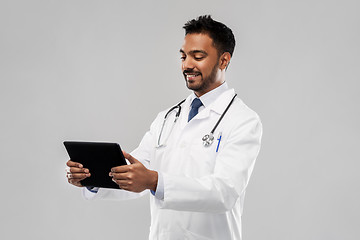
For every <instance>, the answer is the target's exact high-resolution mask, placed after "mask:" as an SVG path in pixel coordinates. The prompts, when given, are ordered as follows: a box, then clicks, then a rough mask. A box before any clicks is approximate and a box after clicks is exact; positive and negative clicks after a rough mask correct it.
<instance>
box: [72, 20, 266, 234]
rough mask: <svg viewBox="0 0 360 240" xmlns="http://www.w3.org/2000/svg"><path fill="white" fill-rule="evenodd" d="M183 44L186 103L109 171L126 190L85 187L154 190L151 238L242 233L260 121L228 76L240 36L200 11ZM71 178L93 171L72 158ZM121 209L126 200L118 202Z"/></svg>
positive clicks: (118, 195)
mask: <svg viewBox="0 0 360 240" xmlns="http://www.w3.org/2000/svg"><path fill="white" fill-rule="evenodd" d="M184 29H185V39H184V44H183V45H182V47H181V49H180V54H181V60H182V65H181V66H182V71H183V75H184V78H185V81H186V86H187V87H188V88H189V89H190V90H192V91H193V93H192V94H191V95H190V96H188V97H187V98H186V99H185V100H184V101H182V102H180V103H179V104H177V105H176V106H174V107H172V108H169V109H167V110H165V111H163V112H161V113H159V114H158V116H157V118H156V119H155V120H154V122H153V123H152V125H151V127H150V130H149V131H148V132H147V133H146V134H145V136H144V137H143V139H142V141H141V143H140V145H139V146H138V148H137V149H135V150H134V151H133V152H132V153H131V155H130V154H128V153H125V152H124V155H125V157H126V158H127V159H128V160H129V162H130V163H131V164H130V165H126V166H119V167H114V168H113V169H111V171H110V173H109V177H111V178H112V180H113V181H114V182H116V183H117V184H118V185H119V186H120V188H121V190H115V189H104V188H93V187H86V188H84V187H83V193H84V196H85V197H86V198H88V199H96V198H104V199H111V198H112V199H113V198H115V199H131V198H133V197H138V196H141V195H143V194H144V193H146V192H148V191H146V190H147V189H149V190H150V192H151V197H150V205H151V227H150V235H149V239H164V240H168V239H194V240H195V239H196V240H204V239H217V240H219V239H221V240H226V239H236V240H239V239H241V215H242V209H243V204H244V196H245V189H246V187H247V184H248V181H249V178H250V175H251V173H252V170H253V167H254V164H255V159H256V157H257V155H258V153H259V150H260V140H261V135H262V126H261V122H260V119H259V117H258V115H257V114H256V113H255V112H254V111H252V110H251V109H250V108H248V107H247V106H246V105H245V104H244V103H243V102H242V101H241V100H240V99H239V98H238V97H237V95H236V94H235V91H234V89H230V88H229V87H228V85H227V83H226V82H225V72H226V69H227V67H228V65H229V63H230V60H231V57H232V54H233V51H234V47H235V38H234V35H233V33H232V31H231V30H230V29H229V28H228V27H226V26H225V25H224V24H222V23H220V22H217V21H214V20H213V19H212V18H211V17H210V16H200V17H199V18H197V19H193V20H191V21H189V22H187V23H186V24H185V26H184ZM67 165H68V166H69V167H70V172H69V174H67V176H68V181H69V183H71V184H73V185H75V186H78V187H82V185H81V183H80V181H81V180H83V179H85V178H86V177H89V176H90V173H89V170H88V169H87V168H86V166H82V165H81V164H79V163H76V162H73V161H71V160H69V161H68V162H67ZM119 207H121V206H119Z"/></svg>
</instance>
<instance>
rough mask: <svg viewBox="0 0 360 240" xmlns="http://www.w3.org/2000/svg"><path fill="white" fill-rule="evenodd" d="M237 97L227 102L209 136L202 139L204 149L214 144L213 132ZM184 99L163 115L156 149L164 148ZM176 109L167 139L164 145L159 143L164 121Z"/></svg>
mask: <svg viewBox="0 0 360 240" xmlns="http://www.w3.org/2000/svg"><path fill="white" fill-rule="evenodd" d="M236 96H237V94H236V93H235V95H234V97H233V98H232V99H231V101H230V102H229V104H228V105H227V107H226V109H225V110H224V112H223V113H222V114H221V116H220V118H219V120H218V121H217V122H216V124H215V126H214V128H213V129H212V130H211V132H210V133H209V134H206V135H205V136H203V137H202V141H203V145H204V147H209V146H210V145H211V144H212V143H213V142H214V132H215V130H216V128H217V126H218V125H219V123H220V122H221V120H222V119H223V117H224V116H225V114H226V112H227V111H228V109H229V108H230V106H231V104H232V103H233V102H234V100H235V97H236ZM185 100H186V99H184V100H182V101H181V102H179V103H178V104H177V105H175V106H173V107H172V108H170V109H169V111H168V112H167V113H166V114H165V117H164V121H163V124H162V126H161V130H160V134H159V138H158V142H157V146H156V148H161V147H165V146H166V142H167V140H168V138H169V136H170V134H171V132H172V130H173V128H174V126H175V123H176V121H177V120H178V118H179V116H180V113H181V104H182V103H183V102H185ZM177 108H178V111H177V112H176V115H175V119H174V122H173V125H172V127H171V129H170V132H169V135H168V136H167V138H166V139H165V141H164V143H160V141H161V135H162V133H163V130H164V126H165V123H166V120H167V118H168V116H169V114H170V113H171V112H172V111H174V110H175V109H177Z"/></svg>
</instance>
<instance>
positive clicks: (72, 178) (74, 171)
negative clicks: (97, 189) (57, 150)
mask: <svg viewBox="0 0 360 240" xmlns="http://www.w3.org/2000/svg"><path fill="white" fill-rule="evenodd" d="M66 165H67V166H68V170H67V173H66V176H67V179H68V182H69V183H70V184H72V185H74V186H77V187H82V185H81V183H80V181H81V180H84V179H85V178H87V177H90V172H89V169H87V168H84V167H83V165H82V164H81V163H77V162H73V161H71V160H69V161H67V163H66Z"/></svg>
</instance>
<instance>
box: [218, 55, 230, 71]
mask: <svg viewBox="0 0 360 240" xmlns="http://www.w3.org/2000/svg"><path fill="white" fill-rule="evenodd" d="M230 59H231V55H230V53H229V52H224V53H223V54H222V55H221V56H220V64H219V68H220V69H221V70H226V69H227V67H228V65H229V63H230Z"/></svg>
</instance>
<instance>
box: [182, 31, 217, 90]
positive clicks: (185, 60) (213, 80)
mask: <svg viewBox="0 0 360 240" xmlns="http://www.w3.org/2000/svg"><path fill="white" fill-rule="evenodd" d="M180 53H181V60H182V65H181V68H182V71H183V74H184V77H185V81H186V86H187V87H188V88H189V89H191V90H193V91H194V92H195V94H196V95H197V96H198V97H200V96H201V95H203V94H205V93H207V92H209V91H211V90H212V89H214V88H216V87H218V86H220V85H221V83H222V79H221V78H220V71H221V70H220V69H219V56H218V51H217V49H216V48H215V47H214V46H213V40H212V39H211V38H210V37H209V35H208V34H200V33H192V34H187V35H186V36H185V39H184V44H183V46H182V48H181V49H180Z"/></svg>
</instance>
